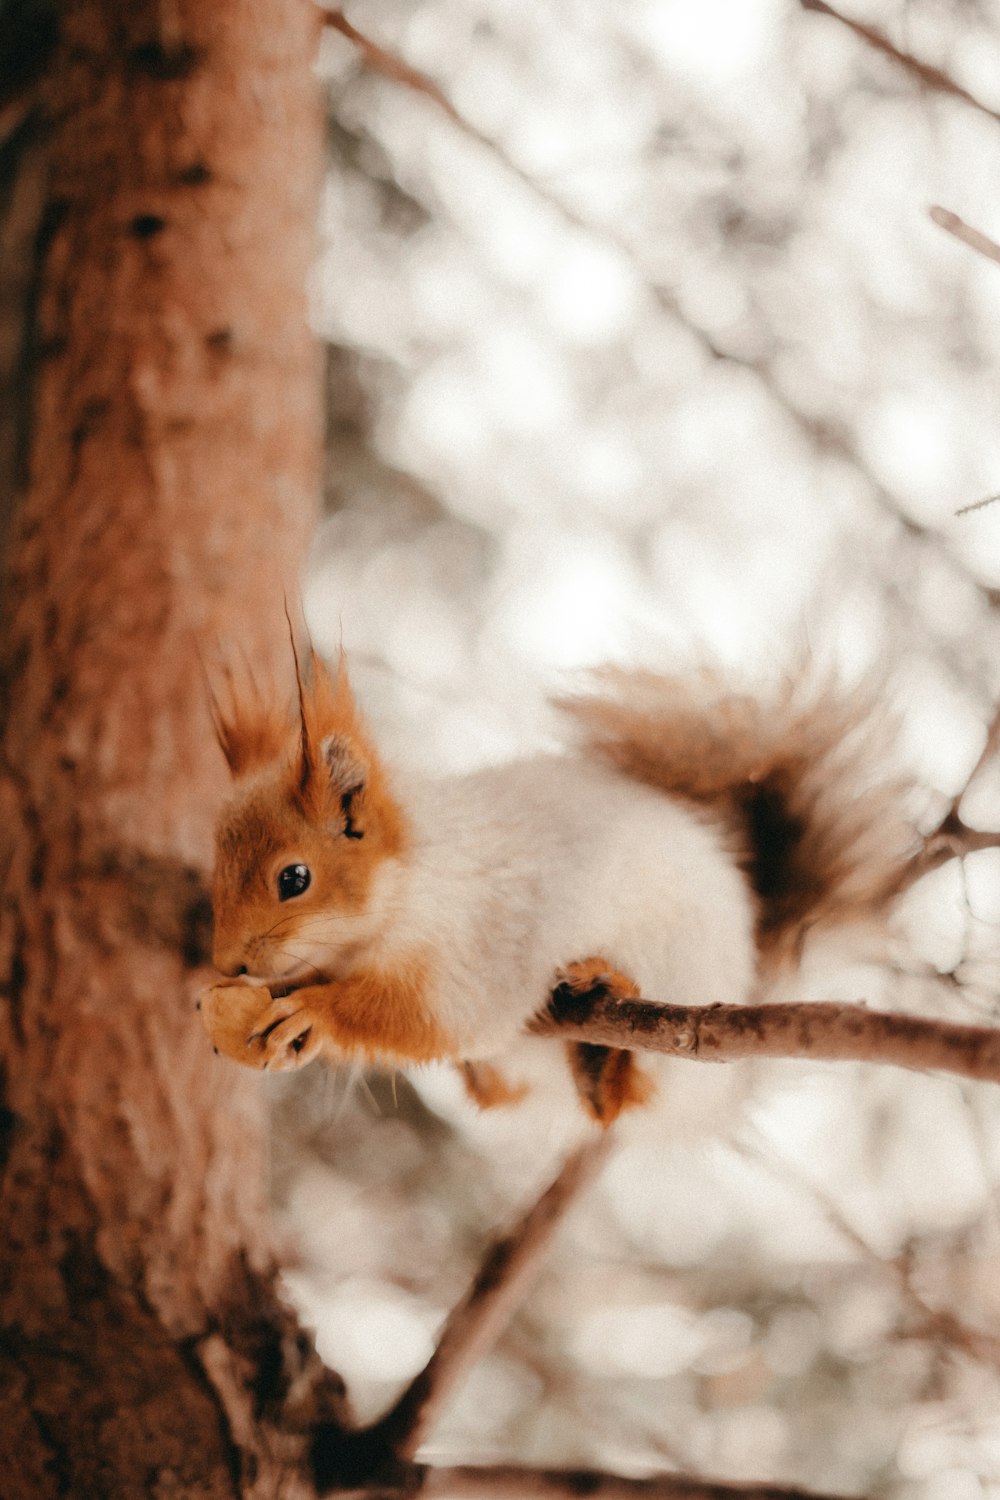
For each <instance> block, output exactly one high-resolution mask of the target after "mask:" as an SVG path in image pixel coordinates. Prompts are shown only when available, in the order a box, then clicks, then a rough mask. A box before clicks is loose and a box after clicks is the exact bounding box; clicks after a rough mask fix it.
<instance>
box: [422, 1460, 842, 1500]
mask: <svg viewBox="0 0 1000 1500" xmlns="http://www.w3.org/2000/svg"><path fill="white" fill-rule="evenodd" d="M421 1494H422V1495H424V1496H426V1497H427V1500H451V1497H453V1496H455V1497H458V1496H461V1497H462V1500H525V1496H531V1500H571V1497H577V1500H579V1496H581V1495H587V1496H590V1497H594V1500H821V1497H819V1496H817V1495H815V1494H814V1492H813V1491H811V1490H803V1489H788V1488H786V1487H784V1486H781V1485H773V1484H725V1483H723V1482H721V1481H717V1480H712V1479H694V1478H688V1477H686V1476H685V1475H683V1474H652V1475H649V1476H648V1477H646V1478H642V1479H629V1478H625V1477H624V1476H622V1475H620V1474H608V1473H602V1472H601V1471H600V1470H595V1469H528V1468H521V1467H518V1466H516V1465H513V1464H508V1465H499V1466H497V1467H495V1468H492V1467H491V1468H480V1467H477V1466H475V1465H468V1464H465V1465H462V1466H461V1467H456V1468H453V1469H452V1468H448V1469H444V1468H442V1469H436V1468H435V1469H429V1470H428V1471H427V1474H426V1477H425V1479H424V1484H423V1487H422V1490H421ZM825 1500H833V1497H832V1496H827V1497H825Z"/></svg>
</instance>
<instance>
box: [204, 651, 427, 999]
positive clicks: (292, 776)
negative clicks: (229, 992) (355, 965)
mask: <svg viewBox="0 0 1000 1500" xmlns="http://www.w3.org/2000/svg"><path fill="white" fill-rule="evenodd" d="M293 651H294V643H293ZM295 677H296V688H297V703H293V705H292V706H291V707H290V708H289V709H287V710H286V709H284V708H282V707H276V706H275V705H274V704H273V703H267V702H265V701H264V700H263V698H262V697H261V695H260V693H259V691H258V690H257V689H256V688H251V689H249V690H247V691H245V692H243V693H242V694H239V693H237V691H236V689H235V687H234V686H233V683H232V680H231V679H230V681H229V684H228V685H229V700H228V702H227V703H226V704H225V706H223V705H221V704H220V703H219V701H218V700H217V699H213V713H214V718H215V726H216V733H217V736H218V739H219V744H220V746H221V747H222V751H223V754H224V755H225V757H226V761H227V763H228V765H229V769H230V771H231V772H232V775H233V778H234V780H235V782H236V790H235V794H234V796H233V797H232V798H231V800H230V801H229V802H228V803H227V805H226V806H225V807H224V808H223V811H222V813H221V815H220V817H219V821H218V824H217V826H216V839H215V875H214V880H213V888H212V905H213V913H214V919H215V938H214V948H213V957H214V962H215V965H216V967H217V968H218V969H219V970H220V971H221V972H222V973H223V974H226V975H229V976H231V977H237V976H241V975H246V976H248V977H249V978H251V979H259V980H262V981H271V982H274V981H278V982H288V983H290V984H296V983H298V984H301V983H303V982H308V981H310V980H312V979H315V980H316V981H317V982H320V981H321V980H322V979H331V978H335V977H336V975H337V973H338V971H339V970H340V969H341V968H342V967H343V966H344V965H345V963H347V962H349V961H350V959H351V958H352V957H354V956H356V955H357V954H358V953H360V952H361V951H363V950H364V949H365V947H366V946H368V945H369V944H371V942H372V940H373V939H374V938H376V937H377V934H378V931H379V927H380V917H381V908H382V903H383V901H384V899H385V894H386V885H387V881H388V879H389V877H390V872H391V871H392V870H393V869H398V867H399V866H398V856H399V855H400V853H401V852H402V849H403V846H404V843H405V830H404V826H403V819H402V814H401V812H400V809H399V806H398V804H397V803H396V802H395V801H394V799H393V798H392V795H391V793H390V792H389V789H388V787H387V785H386V779H385V773H384V770H383V768H382V765H381V762H380V761H379V758H378V755H377V753H376V751H375V749H374V747H373V745H372V744H371V741H370V739H369V737H368V734H367V731H366V729H365V727H364V725H363V723H362V721H361V718H360V715H359V714H358V711H357V708H356V706H355V703H354V698H353V695H352V693H351V688H350V683H349V681H348V677H347V670H346V667H345V666H344V662H343V658H341V661H340V663H339V666H338V669H337V672H336V674H335V675H331V674H330V673H329V672H328V670H327V668H326V666H325V665H324V663H323V662H322V661H321V660H320V658H319V657H318V656H317V655H316V652H315V651H310V654H309V662H308V673H307V676H306V677H304V676H303V672H302V670H301V666H300V662H299V658H298V654H297V653H295Z"/></svg>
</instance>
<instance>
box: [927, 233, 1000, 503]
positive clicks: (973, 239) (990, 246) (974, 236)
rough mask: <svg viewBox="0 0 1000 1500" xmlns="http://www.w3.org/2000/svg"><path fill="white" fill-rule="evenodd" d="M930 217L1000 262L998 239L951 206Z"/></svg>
mask: <svg viewBox="0 0 1000 1500" xmlns="http://www.w3.org/2000/svg"><path fill="white" fill-rule="evenodd" d="M927 212H928V214H929V215H930V217H931V218H932V219H933V221H934V223H935V224H936V225H937V226H938V228H939V229H946V230H947V231H948V233H949V234H953V235H954V236H955V238H956V239H957V240H961V241H962V244H963V245H968V246H969V247H970V248H971V249H973V250H978V251H979V254H980V255H985V256H986V259H987V260H994V261H997V262H998V264H1000V245H998V244H997V242H996V240H991V239H990V237H989V235H988V234H983V232H982V230H981V229H973V227H972V225H971V224H966V222H965V220H964V219H960V218H959V216H958V214H955V213H952V211H951V209H950V208H942V207H941V205H940V204H939V203H932V204H931V206H930V208H929V209H928V210H927ZM995 498H996V496H994V495H991V496H989V497H988V498H987V499H986V500H977V501H976V502H975V504H974V505H966V506H964V507H963V509H962V510H960V511H959V512H958V514H959V515H962V514H963V513H964V511H967V510H976V509H978V507H979V506H980V505H989V504H990V501H991V500H994V499H995Z"/></svg>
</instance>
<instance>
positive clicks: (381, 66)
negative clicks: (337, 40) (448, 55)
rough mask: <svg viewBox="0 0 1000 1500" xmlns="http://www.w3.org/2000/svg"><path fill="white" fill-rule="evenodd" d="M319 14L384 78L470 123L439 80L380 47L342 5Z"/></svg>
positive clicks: (450, 115)
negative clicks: (350, 19) (399, 84)
mask: <svg viewBox="0 0 1000 1500" xmlns="http://www.w3.org/2000/svg"><path fill="white" fill-rule="evenodd" d="M320 17H321V20H322V22H323V25H324V26H329V28H330V30H331V31H339V32H340V34H341V36H345V37H346V38H347V40H348V41H349V42H353V43H354V45H355V47H357V49H358V51H359V52H360V53H361V56H362V57H363V58H364V61H365V63H366V65H367V66H368V67H369V68H371V69H372V71H373V72H375V73H381V74H382V75H383V77H385V78H391V79H392V81H393V83H401V84H403V85H404V87H405V88H408V89H413V90H414V91H415V92H416V93H418V94H426V95H427V97H428V98H429V99H432V100H433V101H434V103H435V104H436V105H437V106H438V108H439V109H443V110H444V112H445V114H446V115H447V116H448V117H449V119H451V120H454V121H455V123H456V125H461V127H462V129H463V130H467V129H469V128H470V127H469V126H468V125H467V124H466V122H465V120H463V119H462V117H461V115H460V114H459V113H458V110H457V109H456V108H455V106H454V105H453V104H452V102H451V100H450V99H449V98H448V97H447V95H446V94H444V93H442V91H441V90H440V89H439V88H438V86H437V84H436V83H433V82H432V81H431V79H429V78H428V77H427V74H426V73H421V72H420V71H419V69H418V68H411V67H410V64H409V63H408V62H404V60H403V59H402V58H401V57H400V56H399V55H398V53H395V52H389V51H388V50H387V49H386V48H385V47H380V46H379V44H378V42H373V41H372V39H371V37H369V36H367V35H366V34H365V33H364V32H363V31H359V30H358V28H357V27H356V26H352V25H351V23H350V21H349V20H348V19H347V17H346V16H345V15H344V12H343V11H342V10H340V9H337V10H326V9H324V10H322V11H321V12H320Z"/></svg>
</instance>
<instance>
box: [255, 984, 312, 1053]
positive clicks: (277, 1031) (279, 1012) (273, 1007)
mask: <svg viewBox="0 0 1000 1500" xmlns="http://www.w3.org/2000/svg"><path fill="white" fill-rule="evenodd" d="M314 1022H315V1017H314V1016H313V1014H312V1012H311V1011H309V1010H306V1009H304V1008H303V1007H302V1006H297V1005H296V1004H295V997H294V995H289V996H287V997H284V998H282V999H280V1000H274V1001H272V1002H271V1004H270V1005H269V1006H268V1007H267V1009H266V1010H265V1011H263V1012H262V1014H261V1015H259V1016H258V1017H257V1021H256V1024H255V1026H254V1029H253V1031H252V1032H251V1033H250V1035H249V1037H248V1038H247V1046H248V1047H250V1048H254V1049H256V1050H257V1053H258V1055H257V1057H255V1059H254V1063H255V1065H256V1066H257V1067H259V1068H266V1069H269V1070H271V1071H272V1072H284V1071H286V1070H287V1069H290V1068H301V1067H303V1066H304V1064H305V1063H307V1062H311V1061H312V1059H313V1058H314V1057H315V1056H316V1053H317V1052H318V1051H319V1036H318V1033H317V1032H316V1031H315V1027H314Z"/></svg>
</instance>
